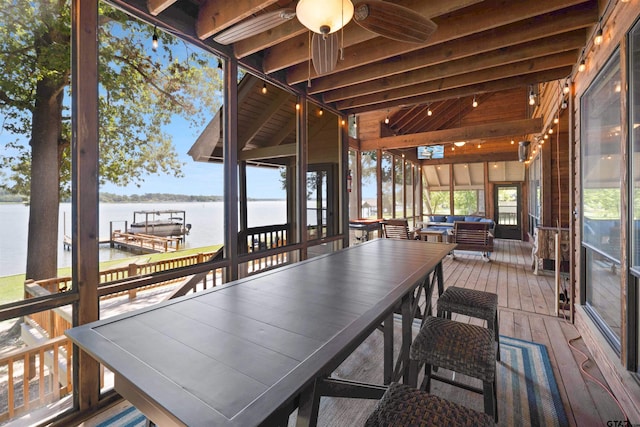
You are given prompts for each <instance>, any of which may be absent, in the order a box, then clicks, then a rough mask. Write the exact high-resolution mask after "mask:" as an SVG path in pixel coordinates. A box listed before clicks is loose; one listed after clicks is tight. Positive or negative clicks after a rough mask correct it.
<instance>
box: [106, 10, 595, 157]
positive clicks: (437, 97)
mask: <svg viewBox="0 0 640 427" xmlns="http://www.w3.org/2000/svg"><path fill="white" fill-rule="evenodd" d="M111 2H112V3H113V4H115V5H116V6H118V7H121V8H123V9H125V10H128V11H129V12H131V13H133V14H135V15H137V16H139V17H141V18H142V19H145V20H148V21H149V22H151V23H153V24H157V25H158V27H160V28H163V27H164V28H170V29H171V31H172V32H174V33H175V32H178V33H181V34H182V35H183V36H184V37H185V38H187V39H191V40H194V41H197V42H200V43H202V44H206V45H208V46H209V47H211V48H212V49H213V50H214V51H217V52H219V53H221V54H222V55H227V56H234V57H235V58H237V59H238V60H239V61H240V64H241V65H242V66H245V67H247V69H249V70H251V71H253V72H255V73H258V74H263V75H264V76H267V78H268V79H270V80H271V81H272V82H279V83H281V84H284V85H287V86H289V87H291V88H293V89H294V91H295V92H297V93H307V94H309V95H310V96H311V97H312V98H313V99H315V100H316V101H317V102H318V103H320V104H321V105H324V106H325V107H326V108H328V109H334V110H338V111H340V112H342V113H344V114H347V115H357V116H358V119H359V130H360V143H361V144H362V145H361V148H363V149H373V148H396V149H402V148H406V147H412V146H415V145H416V144H417V145H420V144H425V143H427V144H428V143H431V144H435V143H439V142H442V141H443V138H444V139H445V140H451V141H454V140H456V139H460V138H465V139H474V140H478V141H485V140H488V139H495V138H503V139H513V138H520V137H522V136H523V135H526V134H533V133H535V132H539V131H541V129H539V128H540V127H541V126H542V125H541V121H540V120H539V119H538V120H531V111H532V108H531V107H529V106H528V103H527V100H528V95H529V93H530V91H531V90H533V89H535V90H536V91H537V89H538V87H539V86H538V85H539V84H541V83H545V82H550V81H555V80H561V81H564V79H566V78H567V77H568V76H570V75H571V73H572V70H573V68H574V67H575V66H576V64H577V63H578V61H579V59H580V57H581V55H582V52H583V49H584V48H585V45H586V44H587V40H588V39H589V37H590V36H591V34H592V32H593V31H594V29H595V27H596V26H597V24H598V20H599V5H598V1H597V0H588V1H584V0H519V1H513V0H431V1H424V0H396V1H392V3H396V4H398V5H402V6H405V7H408V8H410V9H412V10H414V11H416V12H418V13H420V14H421V15H423V16H425V17H427V18H430V19H431V20H432V21H433V22H434V23H436V24H437V29H436V31H435V33H434V34H433V35H431V37H430V38H429V39H428V40H427V41H426V42H425V43H423V44H414V43H406V42H400V41H395V40H392V39H389V38H385V37H382V36H378V35H376V34H374V33H372V32H370V31H368V30H365V29H364V28H362V27H360V26H359V25H357V24H356V23H355V22H354V21H353V20H352V21H351V22H349V23H348V24H347V25H346V26H345V27H344V29H343V30H342V32H341V33H342V34H340V32H339V33H338V34H340V36H341V40H342V41H341V44H342V46H343V48H344V57H343V59H341V60H339V61H338V63H337V66H336V67H335V69H334V70H333V71H331V72H328V73H325V74H323V75H317V74H316V72H315V70H314V68H313V66H311V64H310V61H309V56H310V55H309V51H310V49H309V39H310V32H309V31H308V30H307V29H306V28H305V27H304V26H302V24H300V22H299V21H298V20H297V19H296V18H295V17H294V18H293V19H290V20H286V21H284V20H283V22H282V23H281V24H280V25H277V26H275V27H274V28H272V29H269V30H266V31H263V32H261V33H258V34H255V35H252V36H250V37H247V38H244V39H242V40H239V41H236V42H235V43H233V44H230V45H220V44H218V43H216V42H215V41H213V38H215V37H216V35H218V34H220V33H221V32H223V31H225V30H227V29H229V28H233V27H234V26H236V27H235V28H240V27H237V26H238V25H242V23H243V22H246V21H247V20H250V19H253V18H255V17H257V16H261V15H263V14H266V13H270V12H273V11H276V10H279V9H284V8H289V9H293V10H295V7H296V4H297V1H294V0H242V1H240V0H237V1H229V0H148V1H146V2H145V1H143V0H112V1H111ZM319 3H321V4H322V0H319ZM353 3H354V4H356V5H357V4H358V3H362V1H361V0H354V1H353ZM474 98H475V99H476V100H477V101H478V104H479V107H478V108H476V109H474V108H473V107H471V103H472V100H473V99H474ZM387 117H388V119H389V123H388V124H385V123H384V121H385V119H386V118H387ZM447 131H448V133H447ZM434 132H436V133H434ZM437 132H440V133H437ZM443 132H444V133H443ZM407 135H414V136H413V137H412V138H408V137H407ZM403 136H404V137H403ZM394 138H395V139H394Z"/></svg>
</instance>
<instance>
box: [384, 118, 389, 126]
mask: <svg viewBox="0 0 640 427" xmlns="http://www.w3.org/2000/svg"><path fill="white" fill-rule="evenodd" d="M384 124H385V125H388V124H389V116H387V117H385V118H384Z"/></svg>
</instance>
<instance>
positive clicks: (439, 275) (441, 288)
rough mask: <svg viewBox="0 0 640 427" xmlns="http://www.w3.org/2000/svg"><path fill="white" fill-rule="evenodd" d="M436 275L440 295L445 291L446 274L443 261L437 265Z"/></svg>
mask: <svg viewBox="0 0 640 427" xmlns="http://www.w3.org/2000/svg"><path fill="white" fill-rule="evenodd" d="M436 277H437V280H438V296H440V295H442V293H443V292H444V274H443V273H442V261H441V262H439V263H438V265H436Z"/></svg>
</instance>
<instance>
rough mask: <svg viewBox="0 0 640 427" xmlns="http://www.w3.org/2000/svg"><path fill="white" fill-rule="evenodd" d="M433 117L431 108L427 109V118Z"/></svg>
mask: <svg viewBox="0 0 640 427" xmlns="http://www.w3.org/2000/svg"><path fill="white" fill-rule="evenodd" d="M432 115H433V111H431V107H428V108H427V116H429V117H431V116H432Z"/></svg>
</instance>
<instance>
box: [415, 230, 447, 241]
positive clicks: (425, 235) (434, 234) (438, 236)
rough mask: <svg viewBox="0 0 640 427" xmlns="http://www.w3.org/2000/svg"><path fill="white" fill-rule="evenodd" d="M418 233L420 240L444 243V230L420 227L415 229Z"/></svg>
mask: <svg viewBox="0 0 640 427" xmlns="http://www.w3.org/2000/svg"><path fill="white" fill-rule="evenodd" d="M415 233H416V235H417V236H418V238H419V239H420V240H423V241H425V242H438V243H442V242H443V241H444V235H445V234H446V232H445V231H442V230H425V229H419V230H416V231H415Z"/></svg>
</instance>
